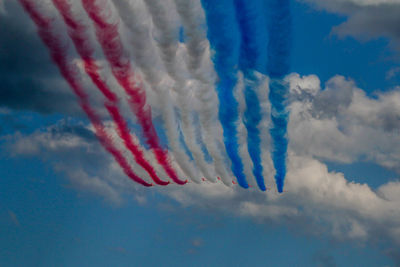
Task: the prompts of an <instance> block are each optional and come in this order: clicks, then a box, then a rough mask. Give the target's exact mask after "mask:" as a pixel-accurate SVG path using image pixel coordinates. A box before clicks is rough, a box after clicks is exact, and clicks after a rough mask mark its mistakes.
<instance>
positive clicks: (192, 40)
mask: <svg viewBox="0 0 400 267" xmlns="http://www.w3.org/2000/svg"><path fill="white" fill-rule="evenodd" d="M175 5H176V8H177V11H178V14H179V16H180V18H181V21H182V24H183V27H184V30H185V44H186V49H187V53H188V56H189V57H188V61H187V66H188V70H189V71H190V74H191V75H192V77H194V78H195V79H196V80H197V82H198V83H199V85H198V86H197V87H196V89H195V95H196V98H197V99H198V101H200V105H199V109H198V112H199V119H200V124H201V127H202V129H203V131H201V133H202V137H203V140H204V144H205V146H206V148H207V150H208V152H209V154H210V156H211V158H212V159H213V161H214V165H215V171H216V174H217V175H218V176H219V177H221V179H222V181H223V182H224V183H225V184H226V185H228V186H230V185H232V181H231V179H230V178H229V174H228V171H227V169H226V164H225V161H224V156H225V154H226V151H225V148H224V147H223V145H222V142H221V144H220V143H219V142H218V139H217V136H219V134H217V131H216V129H219V128H221V125H220V123H219V121H218V119H217V115H216V114H218V104H219V103H218V97H217V95H216V93H215V91H214V90H213V87H214V84H215V77H216V74H215V72H214V69H213V67H212V63H211V61H210V56H209V42H208V39H207V36H206V31H205V30H204V27H203V25H202V22H203V21H205V18H204V11H203V9H202V7H201V3H200V2H198V4H197V2H196V1H194V0H175ZM221 149H222V150H223V151H221Z"/></svg>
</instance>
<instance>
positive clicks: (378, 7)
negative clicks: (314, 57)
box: [299, 0, 400, 49]
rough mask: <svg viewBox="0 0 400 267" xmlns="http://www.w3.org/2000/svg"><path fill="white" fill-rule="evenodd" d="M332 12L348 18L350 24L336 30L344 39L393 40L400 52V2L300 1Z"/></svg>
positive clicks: (355, 0) (386, 0)
mask: <svg viewBox="0 0 400 267" xmlns="http://www.w3.org/2000/svg"><path fill="white" fill-rule="evenodd" d="M299 1H302V2H307V3H311V4H312V5H313V6H315V7H317V8H321V9H325V10H327V11H329V12H334V13H340V14H344V15H347V16H348V19H347V21H345V22H344V23H342V24H340V25H339V26H337V27H335V28H334V29H333V32H334V33H335V34H337V35H339V36H341V37H344V36H349V35H351V36H354V37H356V38H360V39H370V38H376V37H382V36H385V37H390V38H393V39H392V41H393V42H392V45H394V46H395V47H396V48H397V49H400V31H399V27H400V26H399V25H400V17H399V13H400V1H398V0H329V1H325V0H299Z"/></svg>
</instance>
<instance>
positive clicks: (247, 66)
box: [235, 0, 268, 191]
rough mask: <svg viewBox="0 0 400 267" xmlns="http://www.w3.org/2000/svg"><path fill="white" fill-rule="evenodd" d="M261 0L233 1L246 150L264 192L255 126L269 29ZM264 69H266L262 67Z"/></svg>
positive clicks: (260, 118) (258, 112)
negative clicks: (242, 82) (258, 72)
mask: <svg viewBox="0 0 400 267" xmlns="http://www.w3.org/2000/svg"><path fill="white" fill-rule="evenodd" d="M262 4H263V1H258V0H252V1H248V0H235V5H236V14H237V18H238V21H239V28H240V32H241V38H242V40H241V51H240V61H239V67H240V69H241V70H242V72H243V74H244V78H245V91H244V96H245V101H246V106H247V109H246V111H245V113H244V124H245V126H246V129H247V133H248V136H247V139H248V141H247V142H248V151H249V155H250V158H251V159H252V161H253V165H254V168H253V174H254V176H255V178H256V181H257V184H258V187H259V188H260V189H261V190H262V191H265V190H266V188H265V183H264V177H263V175H262V173H263V166H262V160H261V138H260V131H259V129H258V125H259V124H260V122H261V120H262V114H261V106H260V101H259V99H258V96H257V92H256V90H257V88H258V87H259V86H260V80H259V79H258V78H257V77H256V76H255V75H254V71H255V70H256V69H263V66H265V65H266V62H267V54H266V53H265V51H266V49H265V43H266V40H267V38H266V37H267V34H268V32H267V31H266V30H265V22H264V20H263V18H264V16H265V14H263V11H264V10H263V8H262ZM264 69H265V68H264Z"/></svg>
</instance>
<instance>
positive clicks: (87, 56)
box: [53, 0, 169, 185]
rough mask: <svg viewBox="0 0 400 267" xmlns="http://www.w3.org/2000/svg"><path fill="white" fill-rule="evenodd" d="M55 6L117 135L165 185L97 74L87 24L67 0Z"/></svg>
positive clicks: (152, 176) (159, 182) (144, 167)
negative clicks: (76, 14) (75, 13)
mask: <svg viewBox="0 0 400 267" xmlns="http://www.w3.org/2000/svg"><path fill="white" fill-rule="evenodd" d="M53 3H54V5H55V7H56V8H57V9H58V11H59V12H60V14H61V16H62V17H63V19H64V22H65V24H66V25H67V27H68V33H69V36H70V37H71V39H72V41H73V43H74V45H75V48H76V50H77V51H78V53H79V55H80V56H81V58H82V60H83V62H84V68H85V71H86V73H87V74H88V76H89V77H90V78H91V80H92V82H93V83H94V84H95V85H96V87H97V88H98V89H99V90H100V91H101V92H102V93H103V95H104V96H105V97H106V98H107V100H108V103H107V104H105V106H106V108H107V110H108V111H109V113H110V115H111V117H112V118H113V120H114V122H115V123H116V125H117V132H118V135H119V136H120V137H121V139H122V140H123V142H124V144H125V146H126V148H128V150H129V151H130V152H131V153H132V155H133V156H134V158H135V160H136V162H137V163H138V164H139V165H140V166H142V167H143V169H145V170H146V171H147V173H148V174H149V175H150V177H151V178H152V179H153V181H154V182H155V183H156V184H159V185H167V184H169V182H164V181H162V180H161V179H160V178H159V177H158V176H157V174H156V172H155V170H154V169H153V167H152V166H151V165H150V164H149V162H148V161H147V160H146V159H145V157H144V155H143V151H142V150H141V149H140V147H139V145H138V144H136V143H135V142H134V141H133V140H132V136H131V134H130V131H129V128H128V126H127V123H126V121H125V120H124V118H123V117H122V115H121V113H120V111H119V109H118V99H117V96H116V95H115V94H114V92H112V91H111V90H110V89H109V88H108V85H107V83H106V82H105V81H104V80H103V79H102V77H101V76H100V74H99V66H98V65H97V63H96V61H95V60H94V57H93V54H94V48H93V47H92V46H91V44H90V40H88V39H89V38H88V36H87V26H86V25H84V24H83V23H82V22H80V21H79V20H78V19H76V18H75V16H74V14H73V12H72V7H71V4H70V3H69V1H68V0H53Z"/></svg>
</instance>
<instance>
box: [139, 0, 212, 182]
mask: <svg viewBox="0 0 400 267" xmlns="http://www.w3.org/2000/svg"><path fill="white" fill-rule="evenodd" d="M144 2H145V4H146V6H147V9H148V11H149V13H150V14H151V16H152V21H153V23H154V25H155V28H156V30H157V31H158V35H157V37H158V38H157V37H156V38H157V47H158V48H159V52H160V56H161V58H162V60H163V63H164V66H165V68H166V70H167V73H168V75H169V76H170V77H171V78H172V79H173V80H174V82H175V85H174V87H173V89H174V90H175V92H176V94H177V101H176V103H177V106H178V108H179V110H180V114H181V121H182V124H181V127H182V132H183V137H184V141H185V143H186V144H187V146H188V148H189V150H190V151H191V153H192V155H193V158H194V160H195V162H196V163H197V166H198V167H199V168H200V170H201V172H202V173H203V175H204V176H205V178H206V179H207V180H209V181H212V182H215V181H216V177H215V174H214V172H213V168H212V166H209V164H207V162H206V161H205V158H204V154H203V151H202V149H201V146H200V144H199V143H198V142H196V137H195V127H194V125H195V123H194V119H193V110H192V109H191V107H192V106H193V105H191V101H192V99H193V96H192V90H191V89H192V88H193V86H192V82H191V81H190V80H189V78H190V75H189V74H188V73H187V71H186V70H185V68H184V65H185V64H184V61H183V60H182V59H181V57H179V53H178V52H179V51H180V50H182V49H179V48H180V46H179V42H178V30H177V29H178V27H177V25H178V24H176V23H175V22H174V18H177V17H178V16H177V14H173V13H172V12H171V11H173V9H172V8H170V7H171V6H172V7H173V5H171V3H170V2H169V1H166V0H163V1H162V3H161V2H160V1H153V0H145V1H144Z"/></svg>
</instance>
